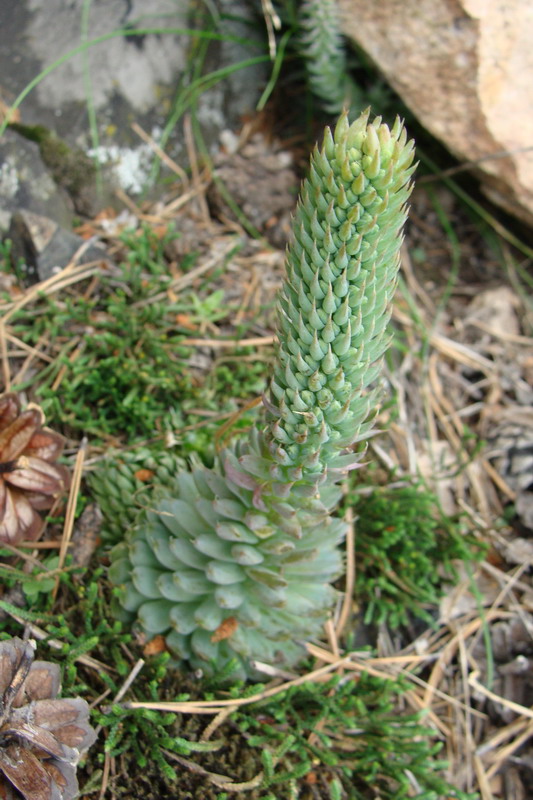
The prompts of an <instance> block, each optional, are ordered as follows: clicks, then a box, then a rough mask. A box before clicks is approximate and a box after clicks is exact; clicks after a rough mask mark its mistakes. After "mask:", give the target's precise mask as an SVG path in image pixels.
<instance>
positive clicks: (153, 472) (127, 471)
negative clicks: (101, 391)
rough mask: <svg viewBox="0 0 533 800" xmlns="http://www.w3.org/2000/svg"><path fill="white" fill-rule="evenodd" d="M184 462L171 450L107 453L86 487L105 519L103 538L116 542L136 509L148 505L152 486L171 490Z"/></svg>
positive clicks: (146, 449)
mask: <svg viewBox="0 0 533 800" xmlns="http://www.w3.org/2000/svg"><path fill="white" fill-rule="evenodd" d="M185 468H186V462H185V461H184V460H183V459H182V458H179V457H178V456H176V455H175V454H174V453H173V452H172V451H170V450H150V449H149V448H147V447H138V448H136V449H135V450H123V451H116V452H110V453H107V454H106V458H105V459H104V460H103V461H101V462H99V463H98V464H96V466H95V469H94V471H93V472H90V473H89V476H88V479H89V485H90V487H91V490H92V492H93V494H94V496H95V498H96V500H97V501H98V505H99V506H100V510H101V511H102V514H103V517H104V525H103V529H102V536H103V538H104V539H106V540H109V539H111V540H112V541H118V540H119V539H121V538H122V537H123V533H124V528H125V527H128V526H129V525H132V524H133V523H134V521H135V518H136V516H137V514H138V512H139V509H140V508H141V507H142V506H143V505H146V504H147V503H148V502H149V499H150V495H151V494H153V490H154V487H157V488H158V489H159V490H164V489H165V487H172V486H173V484H174V481H175V479H176V474H177V473H178V472H180V471H181V470H183V469H185Z"/></svg>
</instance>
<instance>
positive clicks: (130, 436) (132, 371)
mask: <svg viewBox="0 0 533 800" xmlns="http://www.w3.org/2000/svg"><path fill="white" fill-rule="evenodd" d="M175 237H176V234H175V233H174V232H173V231H172V230H169V231H168V232H167V233H166V234H164V235H163V236H160V235H158V234H157V233H156V232H154V231H153V230H151V229H150V228H149V227H147V226H144V227H142V228H141V229H140V230H138V231H126V232H125V233H124V234H122V236H121V242H122V246H123V248H124V251H123V252H124V257H123V261H122V263H121V264H120V266H119V268H118V269H111V270H110V271H109V272H107V273H103V275H102V276H101V277H100V279H99V283H98V286H97V288H96V289H95V290H94V291H93V292H91V293H90V295H88V296H85V297H84V296H83V295H82V296H80V293H79V291H76V292H72V293H71V292H65V293H64V294H62V296H61V297H60V298H56V297H55V296H54V295H50V296H43V297H42V298H40V300H39V301H38V304H37V306H36V308H32V310H31V312H28V311H27V310H26V309H23V310H21V311H20V312H17V313H16V314H15V315H14V317H13V320H14V321H13V325H12V327H13V330H14V332H15V333H16V334H17V336H19V337H20V338H21V339H22V340H23V341H24V342H26V343H27V344H29V345H32V346H35V345H37V343H38V342H41V343H42V341H43V339H45V340H46V341H50V342H53V346H54V348H55V353H54V355H56V356H57V357H56V358H54V359H53V361H52V362H51V363H50V364H49V365H47V366H45V367H44V368H43V369H42V370H41V371H40V373H39V375H38V380H37V381H36V380H35V378H32V380H31V382H30V381H29V380H28V381H26V382H23V383H21V384H20V385H19V386H18V387H17V388H19V389H24V388H26V387H29V386H30V385H31V387H32V389H33V386H34V385H35V386H36V389H35V396H36V398H37V399H38V400H39V402H40V404H41V406H42V408H43V410H44V411H45V413H46V416H47V418H48V420H49V421H50V422H51V423H53V424H59V423H60V424H62V425H63V426H64V429H65V428H66V429H67V430H68V431H69V432H70V431H78V430H82V431H83V432H84V433H85V434H89V435H90V436H91V437H92V438H93V440H94V438H107V437H113V439H114V440H115V442H117V443H118V442H120V439H121V438H123V439H125V440H126V441H127V442H128V443H131V441H132V440H134V439H136V438H137V439H138V438H153V436H154V432H155V433H156V434H157V433H159V434H160V435H162V434H163V433H164V432H165V431H168V430H170V429H173V428H175V427H176V416H178V417H179V418H180V420H181V424H182V425H183V426H185V425H186V424H191V420H190V419H188V420H187V421H185V418H186V417H187V409H188V408H194V407H198V406H201V407H203V408H205V407H209V406H210V407H212V408H217V405H216V403H215V401H214V388H213V387H216V386H217V385H218V383H219V381H224V380H225V379H227V370H226V367H225V366H224V365H221V374H220V377H219V376H218V374H217V367H218V365H217V363H213V365H212V368H209V369H206V373H205V375H203V376H199V375H196V374H194V373H193V371H192V370H191V369H190V368H189V363H188V362H189V359H190V357H191V349H190V348H189V347H186V346H181V341H182V340H183V339H185V338H187V337H188V336H190V335H191V330H190V326H195V327H198V328H201V326H202V325H204V324H206V323H213V322H214V321H216V320H218V319H220V318H221V317H227V316H230V315H231V309H229V308H228V306H227V305H225V304H224V303H223V295H222V293H221V291H220V290H217V291H214V292H210V293H209V291H206V292H205V293H204V292H202V293H201V294H197V293H193V292H191V291H190V290H189V291H187V292H184V293H182V294H180V296H179V299H177V300H175V301H169V299H168V297H167V295H166V290H167V289H168V286H169V284H170V282H171V276H170V274H169V271H168V261H167V258H166V256H165V248H166V247H167V245H168V243H169V242H170V241H172V239H174V238H175ZM193 263H194V255H191V256H188V257H186V258H185V259H184V260H183V262H182V264H181V265H180V266H181V269H182V270H183V271H184V272H186V271H187V270H188V269H189V268H190V267H191V265H192V264H193ZM29 314H31V316H29ZM30 320H31V324H28V323H29V321H30ZM239 374H240V375H241V377H242V378H243V379H242V380H241V382H240V383H239V385H238V386H236V381H234V382H233V388H234V389H237V391H236V392H235V395H234V397H235V398H239V397H250V395H251V396H253V394H254V392H257V377H255V379H254V378H253V376H251V375H250V373H248V374H245V372H244V371H243V370H240V372H239ZM255 374H257V373H256V372H255ZM226 398H227V399H226V400H225V403H224V405H223V410H228V409H231V410H235V407H236V405H235V402H233V404H232V400H231V398H230V397H229V396H226ZM178 409H179V413H178ZM218 409H219V410H222V409H220V407H219V406H218ZM192 421H193V422H194V421H197V419H195V420H192ZM117 434H118V439H117ZM199 449H200V450H201V447H200V448H199Z"/></svg>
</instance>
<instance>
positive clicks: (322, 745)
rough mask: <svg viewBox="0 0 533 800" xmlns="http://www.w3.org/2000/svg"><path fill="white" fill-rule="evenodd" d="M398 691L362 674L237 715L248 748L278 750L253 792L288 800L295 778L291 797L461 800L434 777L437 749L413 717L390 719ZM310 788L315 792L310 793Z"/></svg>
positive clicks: (298, 690) (395, 684)
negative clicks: (296, 790)
mask: <svg viewBox="0 0 533 800" xmlns="http://www.w3.org/2000/svg"><path fill="white" fill-rule="evenodd" d="M406 688H407V686H406V684H405V683H404V682H403V681H394V680H386V679H382V678H377V677H373V676H370V675H367V674H365V673H363V674H362V675H361V676H360V677H359V679H358V680H353V679H351V678H347V677H342V678H341V677H339V676H337V677H333V678H331V679H330V680H329V681H328V682H327V683H325V684H315V683H311V682H309V683H306V684H304V685H302V686H297V687H292V688H291V689H288V690H287V691H286V692H284V693H283V694H282V695H277V696H276V697H275V699H274V700H271V701H265V702H262V703H258V704H254V706H252V707H251V708H246V707H245V708H244V709H241V710H239V711H238V712H237V713H236V714H235V715H234V717H233V721H234V723H235V725H236V726H237V727H238V728H239V730H241V731H243V732H244V733H245V734H246V738H247V743H248V745H249V746H250V747H257V748H260V749H261V750H262V751H263V752H266V753H273V752H276V751H277V750H279V749H280V748H283V752H284V756H283V758H282V759H278V762H277V764H276V768H275V769H270V770H268V769H267V770H264V778H263V782H262V783H261V788H263V789H267V788H271V787H272V788H273V789H274V795H273V796H274V797H276V798H282V797H283V798H285V797H286V798H287V799H289V798H290V797H291V796H292V795H291V794H290V792H289V788H290V781H291V779H296V780H298V785H299V787H300V789H299V790H300V794H299V795H297V796H299V797H307V796H308V797H309V798H311V797H313V796H320V797H328V796H329V797H331V798H334V797H336V796H337V797H342V798H347V800H367V798H369V797H380V798H381V799H382V800H404V798H405V800H407V798H418V800H439V798H443V797H448V798H464V800H466V798H467V797H468V795H466V794H464V793H462V792H458V791H457V790H455V789H453V787H451V786H450V785H449V784H448V783H447V782H446V781H445V780H444V779H443V778H442V777H441V775H439V770H442V768H443V766H444V764H443V762H441V761H439V760H438V759H437V758H436V755H437V753H438V752H439V750H440V749H441V745H440V743H438V742H437V743H435V742H431V738H430V731H429V729H428V728H426V727H424V726H423V725H422V724H421V722H420V718H419V717H418V716H417V715H409V714H405V715H402V716H398V714H397V711H396V706H397V702H398V699H399V698H400V697H401V695H402V694H403V692H404V691H405V690H406ZM233 692H234V694H235V696H236V697H237V696H239V694H238V690H233ZM266 760H267V762H268V760H269V757H268V756H267V759H266ZM306 779H307V780H306ZM306 783H307V786H308V787H309V792H308V794H306V792H305V788H303V787H305V786H306ZM339 785H340V794H339ZM311 786H316V788H317V790H318V791H319V792H320V794H319V795H313V794H312V793H311V791H310V787H311ZM280 790H281V793H280ZM369 792H371V794H369ZM294 796H296V795H294Z"/></svg>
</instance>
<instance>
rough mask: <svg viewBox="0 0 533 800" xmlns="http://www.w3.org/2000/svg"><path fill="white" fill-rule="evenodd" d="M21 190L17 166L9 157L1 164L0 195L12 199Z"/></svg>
mask: <svg viewBox="0 0 533 800" xmlns="http://www.w3.org/2000/svg"><path fill="white" fill-rule="evenodd" d="M18 190H19V177H18V172H17V168H16V166H15V165H14V163H13V162H12V161H11V159H10V158H9V157H8V158H7V159H6V160H5V161H4V163H3V164H2V165H0V196H2V197H4V198H6V199H9V200H12V199H13V198H14V197H15V195H16V194H17V192H18Z"/></svg>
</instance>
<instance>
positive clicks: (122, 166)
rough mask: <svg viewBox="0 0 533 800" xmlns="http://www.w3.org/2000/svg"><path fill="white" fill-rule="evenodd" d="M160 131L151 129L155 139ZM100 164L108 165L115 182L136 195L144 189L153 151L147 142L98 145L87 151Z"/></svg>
mask: <svg viewBox="0 0 533 800" xmlns="http://www.w3.org/2000/svg"><path fill="white" fill-rule="evenodd" d="M160 133H161V132H160V131H158V130H154V131H152V137H153V138H154V139H155V140H156V141H157V139H158V138H159V135H160ZM88 155H89V156H91V157H92V158H96V159H97V160H98V162H99V164H100V165H101V166H109V167H110V170H111V172H112V174H113V175H114V177H115V179H116V182H117V184H118V185H119V186H120V188H121V189H123V190H124V191H125V192H127V193H128V194H134V195H138V194H141V192H142V191H143V190H144V189H146V187H147V183H148V179H149V175H150V169H151V167H152V163H153V158H154V153H153V150H152V149H151V147H150V146H149V145H148V144H140V145H139V146H138V147H135V148H132V147H119V146H118V145H116V144H111V145H100V146H99V147H96V148H93V149H91V150H89V151H88Z"/></svg>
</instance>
